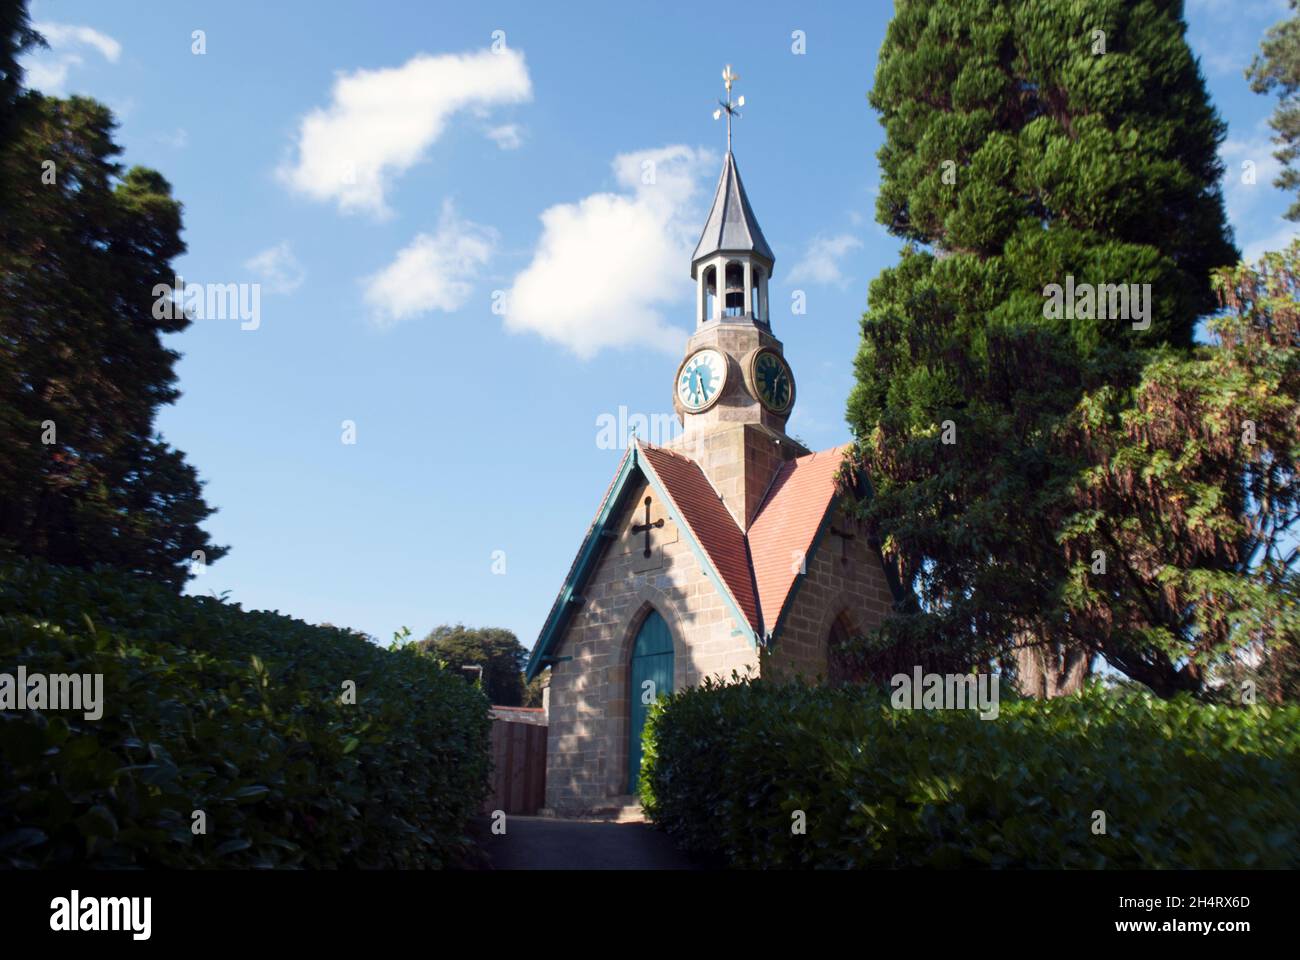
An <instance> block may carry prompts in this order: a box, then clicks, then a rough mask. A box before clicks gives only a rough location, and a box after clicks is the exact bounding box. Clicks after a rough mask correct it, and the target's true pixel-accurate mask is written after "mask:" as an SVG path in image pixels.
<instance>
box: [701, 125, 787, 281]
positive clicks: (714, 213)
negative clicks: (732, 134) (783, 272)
mask: <svg viewBox="0 0 1300 960" xmlns="http://www.w3.org/2000/svg"><path fill="white" fill-rule="evenodd" d="M720 253H736V254H749V255H750V256H752V257H753V258H754V259H756V260H759V261H761V262H763V263H764V265H765V266H766V267H767V271H768V273H769V274H770V273H771V272H772V266H773V264H775V263H776V257H775V256H773V255H772V248H771V247H769V246H768V245H767V239H766V238H765V237H764V236H763V231H762V229H761V228H760V227H759V225H758V219H757V218H756V217H755V216H754V210H753V208H752V207H750V205H749V197H747V196H746V195H745V185H744V184H743V183H741V181H740V171H739V170H738V169H737V168H736V158H735V156H734V155H733V154H732V152H731V151H730V150H728V151H727V158H726V160H724V161H723V163H722V176H721V177H719V178H718V189H717V192H716V193H714V195H713V209H711V210H710V211H709V217H708V219H707V220H706V221H705V222H704V232H703V233H702V234H701V235H700V242H699V243H697V244H696V245H695V253H694V254H693V255H692V256H691V276H692V277H694V276H695V275H696V272H697V270H698V268H699V265H700V262H701V261H703V260H705V259H707V258H709V257H712V256H716V255H717V254H720Z"/></svg>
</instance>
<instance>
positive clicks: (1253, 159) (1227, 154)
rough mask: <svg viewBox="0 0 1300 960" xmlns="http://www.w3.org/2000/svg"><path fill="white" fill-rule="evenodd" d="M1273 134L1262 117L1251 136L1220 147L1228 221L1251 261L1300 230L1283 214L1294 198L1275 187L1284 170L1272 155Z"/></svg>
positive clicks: (1245, 258) (1282, 243)
mask: <svg viewBox="0 0 1300 960" xmlns="http://www.w3.org/2000/svg"><path fill="white" fill-rule="evenodd" d="M1270 133H1271V130H1270V128H1269V127H1268V123H1267V120H1262V121H1260V123H1259V124H1258V125H1257V126H1256V128H1255V131H1254V133H1253V135H1252V136H1249V137H1246V138H1244V139H1233V140H1226V141H1224V143H1223V145H1222V146H1221V147H1220V148H1219V156H1220V158H1221V159H1222V160H1223V164H1224V166H1225V167H1226V168H1227V169H1226V171H1225V173H1224V175H1223V198H1224V207H1225V209H1226V211H1227V214H1228V222H1229V223H1231V224H1232V228H1233V232H1234V233H1235V235H1236V240H1237V245H1238V246H1239V247H1241V251H1242V258H1243V259H1244V260H1246V261H1247V262H1251V263H1253V262H1254V261H1256V260H1258V259H1259V255H1260V254H1261V253H1264V252H1265V251H1268V250H1281V249H1282V248H1283V247H1285V246H1286V245H1287V244H1288V243H1290V241H1291V238H1292V237H1294V236H1296V234H1297V233H1298V232H1300V226H1297V225H1296V224H1294V223H1292V222H1291V221H1289V220H1285V219H1283V217H1282V212H1283V211H1284V210H1286V208H1287V207H1288V206H1290V204H1291V201H1292V199H1293V198H1292V197H1291V196H1290V195H1288V194H1285V193H1283V192H1282V191H1281V190H1278V189H1277V188H1276V187H1275V186H1273V181H1274V180H1275V179H1277V176H1278V174H1279V173H1281V172H1282V164H1281V163H1280V162H1279V161H1278V160H1277V158H1276V157H1274V156H1273V151H1275V150H1276V149H1277V145H1276V144H1275V143H1273V142H1272V140H1271V139H1270ZM1245 164H1250V166H1244V165H1245ZM1248 180H1253V182H1247V181H1248Z"/></svg>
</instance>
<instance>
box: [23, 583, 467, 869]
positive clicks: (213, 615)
mask: <svg viewBox="0 0 1300 960" xmlns="http://www.w3.org/2000/svg"><path fill="white" fill-rule="evenodd" d="M19 664H22V665H25V666H26V668H27V671H28V673H29V674H31V673H34V672H38V671H39V672H44V673H51V674H52V673H90V674H94V673H101V674H103V676H104V687H103V689H104V693H103V700H104V708H103V716H102V717H101V718H100V719H98V720H87V719H84V718H83V715H82V713H80V712H75V713H74V712H66V711H59V712H55V711H50V710H47V711H35V710H27V711H24V712H17V711H8V712H4V713H2V714H0V866H3V865H5V864H8V865H10V866H18V867H54V866H62V865H73V866H82V865H85V866H109V867H111V866H160V867H200V866H216V867H285V866H297V867H441V866H448V865H454V864H456V863H458V862H460V859H461V857H462V855H463V854H464V853H465V851H466V850H468V849H469V843H470V841H469V840H468V838H467V837H466V836H465V825H466V822H467V819H468V818H469V817H470V816H472V815H473V814H474V813H476V812H477V809H478V807H479V805H480V804H481V802H482V800H483V798H484V796H485V795H486V793H487V774H488V764H489V760H488V750H487V743H488V731H489V728H490V722H491V721H490V719H489V718H488V704H487V701H486V700H485V699H484V698H483V696H482V694H481V693H479V692H478V691H477V690H475V689H474V688H473V687H472V686H470V685H469V684H467V683H465V682H464V681H463V680H462V679H461V678H460V677H455V676H452V675H451V674H449V673H446V672H444V671H443V670H442V669H441V668H440V667H439V666H438V664H437V663H436V662H435V661H434V660H432V659H431V658H430V657H429V656H428V655H425V654H421V653H419V652H418V651H416V650H415V649H414V648H413V646H399V647H397V648H395V649H385V648H383V647H379V646H377V645H375V644H374V643H371V642H370V641H369V640H367V639H366V638H365V637H363V636H361V635H360V634H357V633H353V632H351V631H347V630H339V629H335V628H333V627H316V626H311V625H309V624H306V623H303V622H302V621H300V620H294V619H291V618H289V617H286V616H282V615H280V614H278V613H263V612H247V611H244V610H241V609H240V608H239V607H238V606H237V605H233V604H227V603H223V602H222V601H220V600H218V599H215V598H205V597H178V596H176V595H175V594H174V593H172V592H171V591H169V590H167V589H165V588H162V587H159V586H156V585H154V584H151V583H148V582H144V581H142V580H139V579H137V578H133V577H129V576H126V575H122V574H114V573H107V572H96V573H86V572H84V571H72V570H62V569H59V568H56V567H50V566H47V565H44V564H41V563H30V564H22V565H4V566H0V672H5V673H9V674H11V675H13V674H16V671H17V666H18V665H19ZM348 680H351V681H354V682H355V684H356V697H355V704H353V705H349V704H346V703H343V702H342V698H341V693H342V691H343V689H344V687H343V685H344V682H345V681H348ZM195 810H201V811H203V812H204V813H205V814H206V820H207V824H206V825H207V833H206V835H200V836H196V835H194V833H193V830H192V824H193V823H194V820H193V819H192V813H193V811H195Z"/></svg>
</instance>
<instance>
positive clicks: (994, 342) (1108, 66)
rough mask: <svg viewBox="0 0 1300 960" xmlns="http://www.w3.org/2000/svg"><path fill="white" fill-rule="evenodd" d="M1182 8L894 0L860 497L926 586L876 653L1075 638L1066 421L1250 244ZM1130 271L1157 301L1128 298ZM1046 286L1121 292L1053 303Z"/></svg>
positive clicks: (1072, 464)
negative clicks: (864, 488) (1232, 224)
mask: <svg viewBox="0 0 1300 960" xmlns="http://www.w3.org/2000/svg"><path fill="white" fill-rule="evenodd" d="M1185 30H1186V24H1185V23H1184V21H1183V17H1182V4H1181V3H1178V2H1156V0H1143V2H1120V0H1108V2H1102V3H1097V4H1076V3H1070V2H1065V0H1049V2H1044V0H961V2H958V0H927V2H918V0H899V2H898V3H897V4H896V5H895V13H894V18H893V20H892V22H891V23H890V26H889V29H888V32H887V35H886V39H885V43H884V45H883V47H882V49H881V54H880V60H879V65H878V67H877V72H876V78H875V84H874V87H873V89H872V91H871V95H870V100H871V103H872V105H873V106H874V107H875V108H876V109H877V110H878V111H879V112H880V115H881V122H882V123H883V125H884V127H885V132H886V140H885V144H884V146H883V147H882V149H881V151H880V153H879V158H880V162H881V166H882V172H883V176H882V181H881V188H880V194H879V198H878V203H877V218H878V219H879V220H880V222H882V223H883V224H885V225H886V226H887V227H888V228H889V230H890V232H892V233H893V234H895V235H896V236H899V237H901V238H903V239H904V240H906V241H907V244H906V246H905V247H904V249H903V251H902V256H901V259H900V262H899V263H898V264H897V265H896V266H894V267H891V268H889V269H887V270H885V271H884V272H882V273H881V275H880V276H879V277H877V278H876V280H875V281H874V282H873V283H872V284H871V288H870V296H869V308H868V311H867V313H866V314H865V316H864V318H863V324H862V345H861V348H860V351H859V354H858V357H857V361H856V374H857V385H856V387H855V389H854V391H853V393H852V395H851V397H850V400H849V407H848V419H849V422H850V425H851V426H852V428H853V431H854V434H855V436H856V437H857V439H858V442H859V448H860V450H861V453H862V456H863V458H864V460H865V463H866V466H867V468H868V471H869V474H870V476H871V479H872V483H873V486H874V497H873V500H872V502H871V504H870V506H869V508H868V513H867V518H866V519H867V520H868V523H869V525H870V527H871V528H872V529H873V530H874V532H875V533H876V535H877V536H878V537H879V538H880V540H881V542H882V546H883V548H884V550H885V554H886V557H887V558H888V560H889V562H890V563H891V564H893V565H894V566H895V567H896V570H897V572H898V574H899V578H900V580H901V582H902V583H903V584H904V585H905V586H906V587H909V588H910V589H911V591H912V592H913V593H914V595H915V597H916V600H917V602H916V607H915V609H914V610H912V611H911V612H907V613H904V614H903V615H901V616H898V617H895V618H891V621H890V622H889V623H888V624H887V625H886V627H885V628H884V630H883V632H882V633H881V634H880V635H879V636H877V637H876V638H874V639H875V643H876V645H877V646H878V648H879V649H878V650H877V652H878V653H879V654H880V656H881V657H883V658H884V659H885V660H886V661H892V662H894V663H897V662H898V661H899V660H900V659H901V660H903V661H905V662H908V663H927V664H933V665H935V666H939V665H942V664H948V665H951V666H952V667H953V668H956V669H962V668H965V667H967V666H969V665H971V664H974V663H979V662H985V661H987V660H988V659H990V658H993V657H999V656H1007V655H1008V654H1009V651H1011V650H1012V649H1014V648H1016V647H1020V648H1027V647H1031V646H1034V645H1043V646H1047V645H1052V646H1054V648H1055V651H1056V653H1057V654H1060V653H1062V652H1064V653H1069V652H1070V650H1071V648H1072V646H1074V645H1075V644H1076V643H1077V641H1076V637H1075V634H1074V631H1073V630H1072V625H1071V621H1070V616H1071V614H1070V608H1069V605H1068V603H1067V602H1066V600H1067V587H1068V585H1069V584H1070V582H1071V581H1070V577H1071V568H1070V565H1069V562H1068V560H1067V558H1066V557H1065V555H1064V552H1063V551H1062V549H1061V547H1060V545H1059V544H1058V542H1057V536H1058V533H1059V531H1060V525H1061V523H1062V522H1063V520H1064V518H1065V517H1067V516H1069V515H1070V514H1071V513H1072V512H1073V511H1074V492H1075V488H1076V484H1077V482H1078V480H1079V478H1080V477H1081V476H1082V475H1083V474H1084V473H1085V471H1086V470H1087V469H1088V468H1089V466H1090V463H1089V461H1088V459H1087V456H1086V451H1084V450H1081V449H1078V448H1077V446H1075V447H1071V446H1070V445H1068V444H1063V443H1062V442H1061V439H1060V438H1061V434H1062V431H1063V430H1064V429H1065V428H1066V427H1067V425H1068V424H1069V422H1070V418H1071V417H1072V416H1073V413H1074V410H1075V408H1076V406H1077V405H1078V403H1079V402H1080V400H1081V399H1082V398H1083V397H1084V396H1085V395H1088V394H1090V393H1091V392H1093V391H1096V390H1099V389H1101V388H1103V387H1107V386H1109V387H1112V388H1113V389H1114V390H1116V391H1118V395H1119V396H1120V397H1124V396H1127V391H1130V390H1131V389H1132V388H1133V386H1134V385H1135V384H1136V383H1137V380H1138V378H1139V376H1140V373H1141V369H1142V351H1143V350H1144V349H1149V348H1155V347H1159V346H1161V345H1170V346H1171V347H1172V348H1174V349H1182V350H1186V349H1190V347H1191V345H1192V342H1193V331H1194V328H1195V322H1196V318H1197V317H1198V316H1201V315H1203V314H1206V313H1209V312H1210V311H1212V310H1213V309H1214V307H1215V299H1214V294H1213V291H1212V289H1211V286H1210V272H1211V270H1212V269H1213V268H1215V267H1218V266H1223V265H1227V264H1230V263H1232V262H1234V261H1235V260H1236V251H1235V249H1234V248H1233V246H1232V244H1231V242H1230V239H1229V231H1228V228H1227V226H1226V224H1225V217H1224V212H1223V200H1222V195H1221V193H1220V189H1219V187H1218V181H1219V179H1220V177H1221V175H1222V172H1223V170H1222V166H1221V163H1220V161H1219V159H1218V155H1217V149H1218V145H1219V143H1220V142H1221V141H1222V139H1223V137H1224V133H1225V130H1224V126H1223V124H1222V122H1221V121H1220V120H1219V118H1218V117H1217V116H1216V115H1215V112H1214V110H1213V109H1212V108H1211V106H1210V104H1209V102H1208V98H1207V94H1206V91H1205V85H1204V81H1203V78H1202V77H1201V75H1200V72H1199V70H1198V67H1197V65H1196V61H1195V59H1194V57H1193V56H1192V53H1191V51H1190V50H1189V48H1188V46H1187V43H1186V40H1185V37H1184V34H1185ZM1117 284H1125V285H1130V284H1136V285H1138V286H1137V287H1136V288H1129V287H1126V292H1129V293H1132V292H1134V290H1136V292H1137V293H1138V294H1139V296H1140V295H1141V294H1143V293H1144V292H1145V291H1147V290H1149V296H1147V297H1146V300H1145V306H1144V307H1143V306H1142V301H1141V300H1140V299H1139V298H1136V297H1135V298H1133V299H1132V300H1131V301H1130V303H1129V305H1128V309H1127V310H1123V309H1113V308H1112V303H1113V306H1119V304H1118V302H1117V295H1118V290H1115V291H1114V293H1115V294H1116V300H1115V301H1114V302H1113V301H1112V300H1111V299H1110V296H1111V292H1110V291H1108V289H1107V288H1106V287H1104V286H1103V285H1117ZM1144 284H1149V285H1150V286H1149V288H1144V287H1143V286H1141V285H1144ZM1052 285H1058V286H1059V287H1060V288H1061V289H1062V290H1064V289H1066V288H1067V287H1069V286H1071V285H1073V286H1074V287H1075V288H1077V289H1080V290H1084V289H1091V290H1093V291H1094V292H1095V291H1096V290H1097V289H1098V288H1100V289H1101V290H1102V292H1103V297H1102V299H1103V301H1104V302H1105V306H1106V309H1105V310H1101V309H1098V305H1097V303H1096V301H1095V300H1094V302H1093V303H1092V305H1091V309H1089V308H1088V304H1087V302H1086V301H1085V302H1080V303H1079V304H1078V305H1077V307H1078V309H1076V310H1059V311H1057V310H1053V309H1051V307H1052V304H1051V303H1049V302H1048V298H1047V296H1046V294H1047V293H1048V292H1049V291H1051V290H1053V287H1052ZM1140 308H1141V309H1140ZM1058 659H1059V658H1058Z"/></svg>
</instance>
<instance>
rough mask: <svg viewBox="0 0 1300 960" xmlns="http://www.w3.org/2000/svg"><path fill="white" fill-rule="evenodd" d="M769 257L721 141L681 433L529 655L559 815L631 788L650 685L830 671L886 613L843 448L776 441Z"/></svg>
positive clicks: (878, 568)
mask: <svg viewBox="0 0 1300 960" xmlns="http://www.w3.org/2000/svg"><path fill="white" fill-rule="evenodd" d="M724 106H725V105H724ZM728 141H730V136H729V137H728ZM774 265H775V257H774V256H773V254H772V249H771V247H769V246H768V243H767V240H766V239H764V237H763V231H762V230H761V229H759V225H758V221H757V219H756V218H755V216H754V211H753V209H752V208H751V207H750V204H749V198H748V197H747V196H746V194H745V188H744V185H743V184H742V183H741V179H740V171H739V170H738V169H737V167H736V159H735V157H734V156H733V155H732V153H731V150H730V142H728V150H727V156H726V159H725V160H724V162H723V167H722V175H721V177H720V178H719V180H718V187H717V191H716V193H715V195H714V198H713V206H712V209H711V210H710V212H709V216H708V220H707V221H706V223H705V225H704V231H703V234H702V235H701V237H700V241H699V244H698V245H697V246H696V249H695V253H694V255H693V256H692V258H691V276H692V277H693V278H694V280H695V281H696V290H697V294H696V298H695V314H696V316H695V332H694V334H693V335H692V336H691V338H690V340H689V341H688V342H687V345H686V352H685V358H684V359H683V360H682V362H681V364H680V365H679V366H678V368H677V371H676V374H675V376H674V381H673V384H674V392H673V398H674V408H675V410H676V412H677V415H678V416H679V417H680V418H681V420H682V425H683V433H682V435H681V436H680V437H679V438H678V439H676V440H674V441H673V442H672V443H671V444H669V445H667V446H661V447H660V446H651V445H648V444H646V443H643V442H640V441H639V440H637V441H634V442H633V443H632V445H631V447H630V449H628V451H627V453H626V455H625V456H624V457H623V460H622V463H621V464H620V465H619V468H618V472H617V474H616V475H615V477H614V479H613V481H612V482H611V483H610V485H609V488H608V490H606V492H605V495H604V497H603V498H602V499H601V501H600V507H599V509H598V510H597V512H596V517H595V519H594V520H593V521H592V524H591V526H590V528H589V529H588V530H587V534H586V536H585V537H584V539H583V541H582V546H581V547H580V549H579V550H578V555H577V557H576V558H575V559H574V562H573V566H572V567H571V568H570V570H569V573H568V576H567V577H566V578H565V582H564V586H563V588H562V589H561V591H560V594H559V596H558V597H557V598H556V601H555V604H554V606H553V607H552V608H551V611H550V614H549V616H548V617H547V620H546V623H545V625H544V627H543V629H542V632H541V635H540V637H539V638H538V641H537V643H536V645H535V647H534V649H533V654H532V658H531V661H530V662H529V665H528V677H529V679H532V678H533V677H534V676H536V675H537V674H538V673H539V672H541V671H542V670H543V669H546V668H549V669H550V673H551V675H550V686H549V690H548V709H549V714H550V718H549V722H550V732H549V739H548V745H547V771H546V805H547V807H548V808H551V809H552V810H555V811H558V812H576V811H580V810H590V809H595V808H600V807H607V806H610V805H616V804H618V803H620V802H625V800H621V799H620V798H626V797H627V795H629V794H632V793H635V791H636V778H637V775H638V772H639V768H640V742H641V729H642V726H643V724H644V720H645V715H646V711H647V709H648V708H647V706H646V704H647V703H648V702H652V700H653V697H654V696H655V695H663V694H666V693H669V692H671V691H673V690H680V689H683V688H686V687H690V686H694V685H696V684H698V683H700V682H701V681H702V680H703V679H704V678H705V677H706V676H711V675H716V676H720V677H724V678H726V677H729V676H730V675H731V673H732V671H737V672H739V673H741V674H744V673H746V672H748V673H750V674H751V675H759V676H763V677H772V676H777V677H781V676H792V675H802V676H804V677H806V678H809V679H814V678H819V677H820V678H825V679H829V680H831V681H833V680H835V679H836V677H835V673H836V664H835V658H833V657H832V656H831V654H830V651H831V649H832V644H833V641H834V639H836V638H838V637H841V636H848V635H852V634H854V633H856V632H859V631H866V630H868V629H870V628H871V627H873V626H875V625H877V624H878V623H879V622H880V621H881V620H882V618H884V617H885V616H886V615H887V614H888V612H889V611H890V609H891V607H892V604H893V601H894V594H893V592H892V590H891V587H890V584H889V582H888V580H887V578H886V574H885V570H884V567H883V565H882V562H881V558H880V553H879V551H878V549H877V548H876V546H875V545H874V544H872V543H870V542H868V539H867V537H866V536H865V533H864V531H863V529H862V528H861V526H860V524H859V523H858V522H857V521H856V520H855V519H854V518H853V516H852V515H851V513H850V512H849V511H847V510H846V509H845V506H846V504H848V503H849V502H850V501H852V500H854V499H855V498H859V497H861V496H863V495H864V494H865V491H866V490H867V489H868V487H867V483H866V478H865V477H864V476H862V475H861V474H860V473H858V472H857V471H855V470H854V469H853V468H852V465H851V464H848V463H846V455H847V453H848V451H849V447H848V446H847V445H845V446H841V447H835V448H832V449H830V450H823V451H820V452H817V453H813V452H811V451H809V450H807V449H805V448H804V447H803V446H801V445H800V444H799V443H798V442H797V441H795V440H794V439H792V438H791V437H789V436H787V435H786V432H785V424H786V421H787V420H788V418H789V416H790V412H791V410H792V409H793V407H794V402H795V381H794V376H793V374H792V372H791V370H790V367H789V365H788V364H787V363H786V361H785V358H784V355H783V348H782V344H781V341H780V340H778V339H777V338H776V336H775V335H774V334H773V331H772V324H771V313H770V304H769V302H768V283H769V280H770V278H771V276H772V269H773V267H774Z"/></svg>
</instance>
